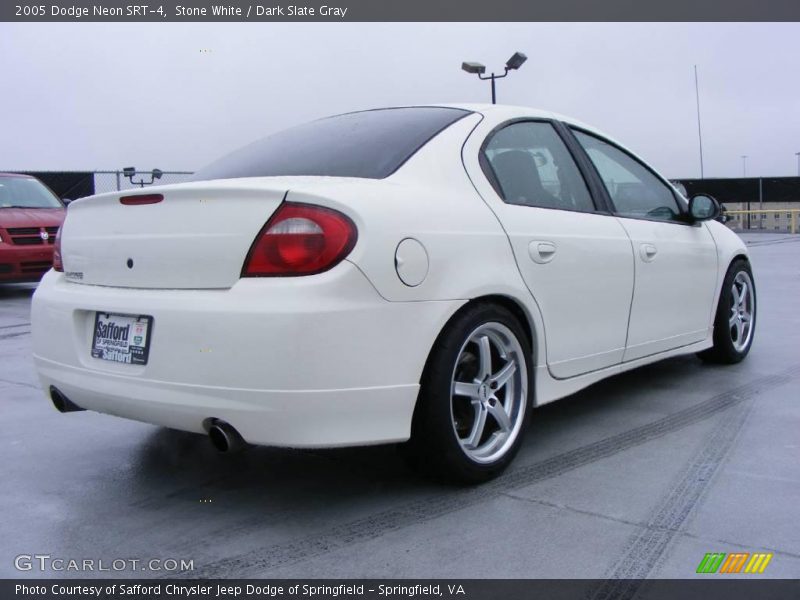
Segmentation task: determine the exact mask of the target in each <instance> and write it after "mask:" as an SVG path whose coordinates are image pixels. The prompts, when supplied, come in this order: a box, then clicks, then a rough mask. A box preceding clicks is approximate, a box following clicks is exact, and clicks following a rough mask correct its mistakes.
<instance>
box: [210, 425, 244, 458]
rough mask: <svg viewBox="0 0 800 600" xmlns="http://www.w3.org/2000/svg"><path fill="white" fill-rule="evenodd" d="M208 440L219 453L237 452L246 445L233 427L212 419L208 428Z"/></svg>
mask: <svg viewBox="0 0 800 600" xmlns="http://www.w3.org/2000/svg"><path fill="white" fill-rule="evenodd" d="M208 439H210V440H211V444H212V445H213V446H214V448H216V449H217V451H219V452H226V453H232V452H238V451H239V450H241V449H242V448H244V447H245V446H246V445H247V443H246V442H245V441H244V439H242V436H241V435H240V434H239V432H238V431H236V429H235V428H234V427H233V425H231V424H230V423H226V422H225V421H220V420H219V419H214V421H213V422H212V423H211V426H210V427H209V428H208Z"/></svg>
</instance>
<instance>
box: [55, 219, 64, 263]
mask: <svg viewBox="0 0 800 600" xmlns="http://www.w3.org/2000/svg"><path fill="white" fill-rule="evenodd" d="M62 229H64V226H63V225H62V226H61V227H59V228H58V231H57V232H56V241H55V242H53V270H54V271H58V272H60V273H63V272H64V262H63V260H62V259H61V230H62Z"/></svg>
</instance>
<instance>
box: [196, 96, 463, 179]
mask: <svg viewBox="0 0 800 600" xmlns="http://www.w3.org/2000/svg"><path fill="white" fill-rule="evenodd" d="M468 114H470V112H469V111H466V110H460V109H456V108H444V107H413V108H387V109H381V110H369V111H364V112H356V113H348V114H345V115H339V116H336V117H329V118H327V119H320V120H318V121H312V122H311V123H306V124H304V125H300V126H298V127H293V128H292V129H287V130H285V131H281V132H279V133H276V134H274V135H271V136H269V137H267V138H264V139H262V140H259V141H257V142H255V143H253V144H250V145H249V146H245V147H244V148H242V149H240V150H237V151H235V152H233V153H232V154H229V155H228V156H225V157H224V158H221V159H220V160H218V161H216V162H214V163H212V164H210V165H208V166H207V167H205V168H203V169H201V170H200V171H198V172H197V173H195V175H194V177H193V178H192V179H193V180H195V181H203V180H208V179H228V178H235V177H272V176H281V175H316V176H327V177H363V178H367V179H383V178H384V177H388V176H389V175H391V174H392V173H394V172H395V171H396V170H397V169H398V168H399V167H400V166H401V165H402V164H403V163H404V162H405V161H407V160H408V159H409V158H410V157H411V156H412V155H413V154H414V153H415V152H416V151H417V150H419V148H420V147H422V146H423V145H425V144H426V143H427V142H428V141H429V140H430V139H431V138H433V137H434V136H435V135H436V134H438V133H439V132H440V131H442V130H443V129H444V128H446V127H448V126H449V125H452V124H453V123H454V122H456V121H458V120H459V119H461V118H463V117H465V116H466V115H468Z"/></svg>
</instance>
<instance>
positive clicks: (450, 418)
mask: <svg viewBox="0 0 800 600" xmlns="http://www.w3.org/2000/svg"><path fill="white" fill-rule="evenodd" d="M482 328H486V329H482ZM473 334H475V335H477V336H478V337H477V338H476V339H479V340H480V341H483V340H482V338H483V337H487V336H493V335H495V334H497V335H498V336H499V337H498V342H499V344H502V343H503V341H504V340H508V343H509V345H510V346H514V347H515V348H518V349H519V351H516V350H506V351H505V357H504V355H503V354H499V352H502V350H500V349H499V348H498V346H491V348H492V351H491V352H490V353H489V354H490V356H492V357H493V358H492V359H490V363H489V365H490V367H491V368H490V371H492V372H493V375H492V377H493V376H494V375H498V374H499V371H497V372H494V365H495V364H496V365H498V366H499V367H500V370H502V367H503V366H505V367H507V366H508V365H509V363H511V362H512V361H514V362H515V368H514V375H513V377H512V378H513V380H514V381H513V382H511V378H510V379H508V380H507V381H508V382H509V383H508V384H506V383H503V384H499V383H496V382H494V380H493V379H492V378H488V379H486V380H485V381H486V382H487V383H484V385H483V387H482V386H481V384H479V383H470V385H475V386H476V389H477V390H478V393H477V394H476V395H474V396H470V397H466V396H460V395H458V394H455V395H454V396H452V397H451V393H452V390H453V389H454V387H453V386H454V383H453V381H454V380H458V381H461V380H462V379H467V380H469V381H470V382H476V381H478V377H477V376H479V375H480V373H481V372H483V369H484V365H483V363H480V364H477V365H476V364H475V362H474V361H473V362H472V363H470V361H469V360H468V359H469V355H470V353H471V349H473V350H475V351H476V352H477V356H476V357H475V361H480V358H481V356H482V355H483V351H482V350H481V348H480V347H479V345H480V344H479V342H476V341H470V338H471V336H472V335H473ZM507 334H510V335H511V336H513V338H514V340H515V342H516V345H514V343H513V342H511V341H510V337H509V335H507ZM492 343H494V342H492ZM486 344H489V342H486ZM531 348H532V345H531V341H530V340H529V339H528V336H527V335H526V333H525V330H524V329H523V328H522V326H521V325H520V323H519V320H518V319H517V318H516V317H515V316H514V315H513V314H512V313H511V312H510V311H509V310H508V309H506V308H505V307H503V306H500V305H497V304H490V303H485V304H480V303H476V304H473V305H468V306H467V307H466V308H464V309H462V310H461V311H460V312H459V313H457V314H456V315H455V316H453V317H452V318H451V319H450V321H449V322H448V324H447V325H446V326H445V328H444V330H443V331H442V332H441V333H440V334H439V337H438V338H437V340H436V342H435V343H434V346H433V349H432V350H431V353H430V356H429V357H428V361H427V363H426V365H425V369H424V372H423V375H422V379H421V381H420V392H419V397H418V399H417V405H416V408H415V410H414V418H413V421H412V428H411V440H410V441H409V442H408V444H406V446H405V448H404V450H405V452H404V454H405V455H406V458H407V459H409V462H410V463H411V464H412V466H414V467H415V468H417V469H418V470H422V471H424V472H426V473H427V474H429V475H433V476H435V477H437V478H443V479H445V480H448V481H451V482H457V483H467V484H474V483H481V482H484V481H488V480H489V479H492V478H494V477H496V476H497V475H499V474H500V473H501V472H502V471H503V470H504V469H505V468H506V467H507V466H508V465H509V463H510V462H511V461H512V460H513V459H514V456H515V455H516V453H517V451H518V450H519V447H520V444H521V443H522V438H523V436H524V433H525V429H526V428H527V422H528V415H529V412H530V404H531V403H530V400H529V398H530V394H531V389H532V382H533V377H532V370H531V362H532V352H531ZM518 360H519V361H520V362H516V361H518ZM457 361H458V363H457ZM501 361H506V362H504V363H502V364H501ZM517 365H522V368H520V367H519V366H517ZM467 369H474V373H469V374H463V375H462V374H460V373H467V371H466V370H467ZM473 374H475V375H476V377H475V378H473V377H472V375H473ZM523 375H524V377H523ZM498 381H501V380H500V379H498ZM495 384H496V385H498V386H499V387H492V386H493V385H495ZM481 390H482V391H481ZM491 390H495V391H494V392H492V391H491ZM481 393H484V394H486V393H489V394H491V395H492V398H493V399H492V398H489V399H487V398H486V397H485V396H484V397H483V399H482V400H481V396H480V394H481ZM522 396H524V400H522ZM482 402H483V404H482V406H483V407H484V409H485V410H488V411H489V412H487V413H486V415H493V414H497V413H496V412H494V413H493V412H492V411H493V410H494V411H496V409H497V406H498V405H499V406H500V407H501V409H502V410H503V411H504V412H506V413H507V414H508V413H511V418H510V419H509V421H508V422H507V428H506V429H503V427H502V426H501V425H500V420H497V419H496V417H494V416H485V420H484V421H483V422H484V423H485V424H486V425H485V427H480V428H478V427H477V421H478V416H477V415H478V413H479V412H480V411H481V410H482V409H480V408H478V407H479V406H481V403H482ZM451 403H452V404H451ZM465 403H466V404H465ZM488 403H491V408H489V405H488ZM465 406H466V407H465ZM507 407H513V408H508V409H507ZM520 407H521V410H522V412H521V414H520V413H519V412H515V411H519V409H520ZM506 409H507V410H506ZM456 411H458V412H459V413H460V414H461V415H464V416H463V420H464V422H463V423H461V424H459V423H460V421H459V417H457V416H456V414H455V413H456ZM470 411H474V413H472V415H470ZM470 416H472V419H473V420H472V422H471V423H469V422H468V420H469V417H470ZM509 425H510V426H509ZM459 427H464V428H466V429H465V430H469V431H471V432H472V433H473V434H475V432H476V431H478V429H480V431H481V432H483V433H478V435H477V436H476V437H477V439H478V443H479V444H480V440H482V439H486V440H487V441H486V442H485V445H486V446H487V447H491V446H492V443H490V442H491V440H492V439H494V440H495V441H497V443H498V445H499V446H500V447H499V448H498V449H497V452H499V453H500V454H499V455H498V456H497V457H496V458H493V456H492V455H491V454H490V455H489V456H486V457H479V458H480V460H481V461H482V462H477V461H476V460H475V459H473V458H472V457H471V456H469V455H468V452H471V451H473V450H469V449H465V448H464V447H462V441H465V440H464V438H460V437H459V434H458V433H457V431H456V429H457V428H459ZM493 428H494V431H493V430H492V429H493ZM506 431H507V432H508V433H507V434H506V433H505V432H506ZM492 435H495V438H492V437H491V436H492ZM505 435H508V437H507V439H506V441H505V442H503V444H500V440H501V439H502V436H505ZM467 438H469V435H467ZM460 440H462V441H460ZM477 451H478V449H477V448H476V449H475V450H474V452H477Z"/></svg>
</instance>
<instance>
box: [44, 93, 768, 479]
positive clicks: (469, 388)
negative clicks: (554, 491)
mask: <svg viewBox="0 0 800 600" xmlns="http://www.w3.org/2000/svg"><path fill="white" fill-rule="evenodd" d="M718 210H719V207H718V205H717V203H716V201H715V200H714V199H713V198H710V197H708V196H696V197H694V198H692V199H691V200H690V201H688V202H687V201H686V200H685V199H684V198H683V197H682V196H681V195H680V194H679V193H678V192H677V191H676V190H675V189H674V188H673V187H672V186H671V185H670V184H669V182H667V181H666V180H665V179H664V178H662V177H661V176H659V175H658V174H657V173H656V172H655V171H653V170H652V169H651V168H650V167H648V166H647V165H646V164H644V163H643V162H642V161H641V160H639V159H638V158H637V157H636V156H635V155H634V154H632V153H631V152H629V151H627V150H626V149H625V148H623V147H622V146H621V145H619V144H618V143H616V142H614V141H612V140H610V139H609V138H608V137H606V136H604V135H602V134H601V133H599V132H598V131H596V130H594V129H593V128H591V127H588V126H586V125H583V124H580V123H577V122H575V121H572V120H570V119H566V118H564V117H561V116H558V115H554V114H552V113H548V112H542V111H536V110H532V109H526V108H515V107H504V106H491V105H490V106H484V105H481V106H422V107H407V108H392V109H381V110H372V111H365V112H357V113H351V114H345V115H340V116H336V117H331V118H327V119H322V120H319V121H314V122H312V123H309V124H307V125H302V126H299V127H296V128H293V129H289V130H287V131H285V132H282V133H278V134H276V135H273V136H271V137H268V138H265V139H263V140H261V141H259V142H256V143H254V144H252V145H250V146H248V147H246V148H244V149H242V150H239V151H237V152H235V153H233V154H231V155H229V156H227V157H225V158H223V159H221V160H219V161H218V162H216V163H213V164H212V165H210V166H208V167H206V168H205V169H203V170H201V171H199V172H198V173H197V174H196V176H195V181H192V182H188V183H183V184H178V185H168V186H161V187H152V188H149V189H147V190H142V191H141V192H140V191H138V190H137V191H136V192H130V191H126V192H116V193H111V194H102V195H98V196H93V197H89V198H85V199H82V200H78V201H76V202H73V203H72V204H71V205H70V207H69V210H68V215H67V218H66V221H65V224H64V226H63V228H62V230H61V237H60V239H59V240H58V243H57V249H56V264H55V266H54V270H52V271H51V272H49V273H48V274H47V275H46V276H45V278H44V280H43V281H42V283H41V285H40V286H39V288H38V289H37V290H36V293H35V296H34V299H33V308H32V311H33V316H32V318H33V343H34V354H35V361H36V365H37V367H38V371H39V374H40V376H41V380H42V383H43V387H44V389H45V390H47V391H48V393H49V395H50V397H51V399H52V400H53V402H54V403H55V405H56V407H58V408H60V409H61V410H64V411H68V410H77V409H89V410H94V411H99V412H103V413H109V414H112V415H118V416H121V417H127V418H130V419H137V420H141V421H145V422H148V423H154V424H158V425H164V426H167V427H172V428H176V429H182V430H186V431H194V432H206V433H208V434H209V435H210V436H211V439H212V441H213V442H214V443H215V445H217V446H218V447H219V448H220V449H226V448H230V447H232V446H233V445H236V444H239V443H241V441H242V440H244V441H246V442H249V443H254V444H268V445H276V446H294V447H314V446H316V447H320V446H344V445H361V444H374V443H383V442H402V441H406V440H409V443H408V444H407V445H406V446H405V447H406V448H407V449H408V453H409V455H410V456H412V457H415V458H416V462H417V463H423V464H425V465H426V466H430V467H434V468H436V470H437V471H438V472H440V473H443V474H445V475H448V476H450V477H452V478H455V479H460V480H466V481H473V482H475V481H481V480H485V479H488V478H490V477H492V476H494V475H496V474H498V473H499V472H500V471H501V470H502V469H503V468H504V467H505V466H506V465H507V464H508V463H509V462H510V461H511V460H512V458H513V456H514V454H515V452H516V451H517V449H518V448H519V445H520V442H521V439H522V434H523V432H524V430H525V427H526V422H527V417H528V416H529V415H528V413H529V412H530V409H531V408H532V407H533V406H538V405H541V404H544V403H547V402H550V401H552V400H555V399H557V398H560V397H563V396H566V395H568V394H571V393H573V392H575V391H577V390H579V389H581V388H583V387H585V386H588V385H590V384H592V383H594V382H596V381H598V380H600V379H603V378H605V377H608V376H610V375H613V374H616V373H619V372H621V371H624V370H627V369H631V368H634V367H637V366H640V365H643V364H646V363H650V362H653V361H656V360H660V359H663V358H666V357H669V356H675V355H677V354H686V353H693V352H698V353H700V356H701V357H702V358H704V359H706V360H712V361H717V362H727V363H734V362H738V361H739V360H741V359H742V358H744V357H745V355H746V354H747V352H748V351H749V349H750V346H751V344H752V340H753V334H754V328H755V317H756V310H755V309H756V305H755V302H756V296H755V288H754V285H753V275H752V272H751V269H750V264H749V261H748V257H747V250H746V248H745V246H744V244H743V243H742V241H741V240H740V239H739V238H738V237H737V236H736V235H735V234H734V233H732V232H731V231H730V230H728V229H727V228H726V227H725V226H723V225H722V224H720V223H718V222H716V221H714V220H713V219H714V217H715V216H717V214H718ZM420 459H421V460H420Z"/></svg>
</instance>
